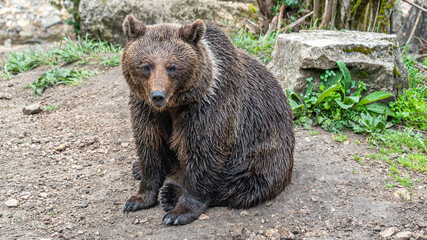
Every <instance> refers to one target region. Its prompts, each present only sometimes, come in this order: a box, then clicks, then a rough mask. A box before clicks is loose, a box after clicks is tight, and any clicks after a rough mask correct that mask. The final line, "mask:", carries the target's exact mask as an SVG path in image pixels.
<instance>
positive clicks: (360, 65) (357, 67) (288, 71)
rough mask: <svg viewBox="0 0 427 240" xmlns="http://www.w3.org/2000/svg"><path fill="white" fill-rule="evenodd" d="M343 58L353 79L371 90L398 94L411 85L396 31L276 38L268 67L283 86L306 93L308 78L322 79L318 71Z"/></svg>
mask: <svg viewBox="0 0 427 240" xmlns="http://www.w3.org/2000/svg"><path fill="white" fill-rule="evenodd" d="M337 60H340V61H342V62H344V63H345V64H346V66H347V67H348V68H349V70H350V72H351V75H352V79H353V80H357V81H358V80H360V81H363V82H364V83H365V84H366V86H367V91H366V92H365V94H368V93H370V92H373V91H386V92H390V93H393V94H395V95H396V94H397V93H398V92H399V91H402V89H403V88H405V87H408V70H407V68H406V67H405V65H404V64H403V60H402V54H401V52H400V48H399V47H398V45H397V40H396V36H395V35H387V34H380V33H370V32H357V31H302V32H300V33H291V34H282V35H279V36H278V38H277V42H276V46H275V48H274V51H273V53H272V57H271V62H270V64H269V68H270V69H271V70H272V72H273V74H274V75H275V76H276V77H277V79H278V80H279V81H280V83H281V84H282V87H283V88H284V89H288V88H291V89H293V90H294V91H295V92H297V93H304V92H305V90H306V88H307V86H308V83H307V78H309V77H313V78H314V81H315V83H316V82H317V83H319V82H320V78H319V75H320V74H321V73H323V72H324V71H325V70H327V69H337V71H339V70H338V66H337V64H336V61H337Z"/></svg>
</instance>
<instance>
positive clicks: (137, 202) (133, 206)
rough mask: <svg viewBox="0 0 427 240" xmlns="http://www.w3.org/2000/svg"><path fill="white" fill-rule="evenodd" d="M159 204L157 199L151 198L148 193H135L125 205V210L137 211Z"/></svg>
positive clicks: (126, 211) (125, 211)
mask: <svg viewBox="0 0 427 240" xmlns="http://www.w3.org/2000/svg"><path fill="white" fill-rule="evenodd" d="M156 205H157V200H156V199H150V198H149V197H146V195H139V194H137V195H134V196H132V197H131V198H129V200H127V202H126V204H125V206H124V207H123V212H124V213H128V212H136V211H138V210H140V209H147V208H151V207H154V206H156Z"/></svg>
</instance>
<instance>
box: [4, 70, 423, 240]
mask: <svg viewBox="0 0 427 240" xmlns="http://www.w3.org/2000/svg"><path fill="white" fill-rule="evenodd" d="M46 70H47V68H46V67H40V68H37V69H35V70H32V71H30V72H27V73H23V74H20V75H18V76H16V77H14V78H13V79H11V80H5V81H1V82H0V95H2V94H3V95H4V94H10V96H11V99H9V100H7V99H1V100H0V122H1V128H0V136H1V137H0V219H1V220H0V238H1V239H231V238H234V239H244V238H249V239H266V238H267V237H268V238H269V239H278V238H279V237H282V238H283V239H285V238H287V239H383V237H382V236H386V237H387V236H390V237H389V238H390V239H427V237H426V236H427V203H426V200H427V192H426V191H427V190H426V181H425V179H423V180H422V181H421V182H418V183H416V185H415V187H414V188H413V189H412V190H411V196H412V200H411V201H405V200H403V199H400V198H398V197H396V196H395V194H394V193H395V192H396V190H398V188H386V187H385V182H384V179H385V178H386V177H387V176H388V175H387V171H388V167H387V166H386V165H385V164H384V163H382V162H377V161H369V160H365V165H361V164H360V163H358V162H357V161H354V160H353V158H352V156H353V155H355V154H358V155H359V156H363V155H365V154H368V153H371V152H373V151H375V149H368V148H366V146H367V144H366V140H365V137H364V136H363V135H354V134H351V133H349V141H347V142H345V143H338V142H335V141H333V140H332V139H331V134H330V133H328V132H324V131H322V130H321V129H315V130H316V131H318V132H319V135H314V136H313V135H311V134H310V131H308V130H302V129H296V142H297V145H296V149H295V164H294V175H293V182H292V184H291V185H290V186H289V187H288V188H287V189H286V190H285V191H284V192H283V193H282V194H281V195H279V196H278V197H277V198H276V199H274V200H272V201H270V202H267V203H264V204H261V205H260V206H258V207H255V208H252V209H246V210H233V209H228V208H213V209H209V210H208V211H207V212H206V213H205V215H202V217H201V218H202V219H199V220H197V221H195V222H193V223H191V224H189V225H185V226H178V227H175V226H165V225H163V224H162V221H161V220H162V217H163V215H164V211H163V210H162V208H161V206H160V205H158V206H156V207H155V208H152V209H149V210H142V211H138V212H135V213H129V214H124V213H123V212H122V208H123V206H124V204H125V202H126V200H127V199H128V197H130V196H131V195H132V194H134V193H135V192H136V190H137V185H138V181H136V180H134V179H133V176H132V174H131V166H132V163H133V162H134V161H135V160H136V153H135V147H134V143H133V139H132V132H131V128H130V119H129V109H128V88H127V85H126V83H125V81H124V79H123V77H122V75H121V70H120V68H119V67H116V68H111V69H107V70H105V71H102V72H100V74H99V75H97V76H94V77H92V78H90V79H87V80H86V81H85V83H84V84H81V85H79V86H74V87H73V86H58V87H55V88H51V89H48V90H46V91H45V93H44V94H43V95H42V96H41V97H40V98H36V97H34V96H33V95H31V94H30V93H29V89H25V86H26V84H27V83H30V82H32V81H34V80H36V79H37V78H38V77H39V76H40V75H41V74H42V73H43V72H44V71H46ZM32 103H40V104H41V106H47V105H54V106H56V109H55V110H53V111H44V112H42V113H40V114H36V115H24V114H23V113H22V109H23V107H25V106H26V105H29V104H32ZM355 140H359V141H360V142H361V143H362V144H361V146H359V145H357V144H356V143H355ZM14 199H15V200H17V201H19V204H18V206H16V207H11V206H8V205H7V204H6V203H7V202H9V203H10V200H12V201H13V200H14ZM390 233H391V234H390ZM393 233H394V234H393ZM405 234H406V235H405ZM411 236H412V237H411Z"/></svg>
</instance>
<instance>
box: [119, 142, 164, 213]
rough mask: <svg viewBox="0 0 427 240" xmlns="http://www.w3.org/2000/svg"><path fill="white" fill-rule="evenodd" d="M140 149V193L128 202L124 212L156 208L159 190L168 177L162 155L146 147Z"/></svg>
mask: <svg viewBox="0 0 427 240" xmlns="http://www.w3.org/2000/svg"><path fill="white" fill-rule="evenodd" d="M138 148H139V149H138V155H139V156H140V160H139V169H140V176H141V182H140V184H139V189H138V192H137V193H136V194H135V195H133V196H132V197H131V198H129V200H127V202H126V204H125V206H124V208H123V211H124V212H135V211H137V210H140V209H146V208H151V207H154V206H156V205H157V196H158V194H159V189H160V187H161V186H162V184H163V181H164V180H165V177H166V172H165V169H164V168H165V166H163V165H164V164H162V157H161V156H160V154H158V153H155V152H154V151H152V150H150V149H148V148H147V147H145V146H139V147H138Z"/></svg>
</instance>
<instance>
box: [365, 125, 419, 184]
mask: <svg viewBox="0 0 427 240" xmlns="http://www.w3.org/2000/svg"><path fill="white" fill-rule="evenodd" d="M370 142H371V144H373V145H376V146H379V147H381V149H380V151H379V153H373V154H369V155H366V156H365V157H366V158H369V159H372V160H377V161H383V162H386V163H388V165H389V175H390V176H391V177H392V178H393V179H394V181H395V182H396V183H398V184H400V185H401V186H404V187H406V188H412V187H413V186H414V183H415V182H416V181H417V180H416V179H413V177H411V175H415V174H421V175H424V176H427V139H426V138H425V137H424V136H423V135H421V133H416V132H414V131H413V130H411V129H403V130H402V131H393V130H389V131H387V132H385V133H384V134H373V135H371V137H370ZM386 186H387V187H393V186H396V185H395V184H394V183H390V182H388V181H387V182H386Z"/></svg>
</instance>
